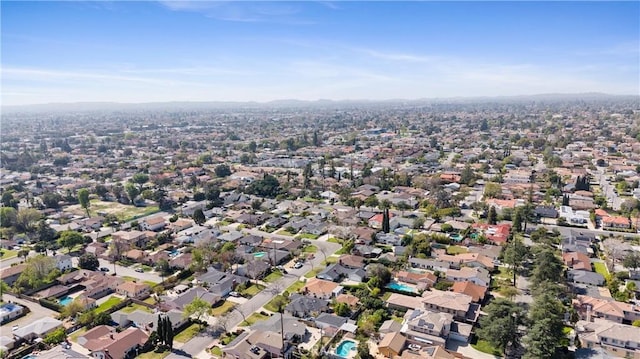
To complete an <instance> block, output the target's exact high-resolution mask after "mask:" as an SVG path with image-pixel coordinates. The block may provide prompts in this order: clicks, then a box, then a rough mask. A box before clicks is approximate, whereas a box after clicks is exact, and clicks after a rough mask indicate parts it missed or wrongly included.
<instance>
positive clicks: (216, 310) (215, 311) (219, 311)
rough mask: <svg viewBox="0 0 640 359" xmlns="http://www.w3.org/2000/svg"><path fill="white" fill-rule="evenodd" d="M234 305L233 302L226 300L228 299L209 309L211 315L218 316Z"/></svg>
mask: <svg viewBox="0 0 640 359" xmlns="http://www.w3.org/2000/svg"><path fill="white" fill-rule="evenodd" d="M234 306H235V304H234V303H232V302H228V301H226V300H225V301H224V302H223V303H222V305H220V306H217V307H215V308H213V309H211V315H212V316H214V317H219V316H221V315H223V314H225V313H226V312H228V311H230V310H231V308H233V307H234Z"/></svg>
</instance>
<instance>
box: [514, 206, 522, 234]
mask: <svg viewBox="0 0 640 359" xmlns="http://www.w3.org/2000/svg"><path fill="white" fill-rule="evenodd" d="M512 224H513V226H512V227H513V231H514V232H515V233H521V232H522V210H521V209H520V208H518V209H516V213H515V215H514V216H513V223H512Z"/></svg>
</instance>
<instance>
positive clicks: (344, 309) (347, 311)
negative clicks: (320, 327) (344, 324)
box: [333, 303, 351, 317]
mask: <svg viewBox="0 0 640 359" xmlns="http://www.w3.org/2000/svg"><path fill="white" fill-rule="evenodd" d="M333 312H334V313H335V314H336V315H338V316H340V317H348V316H349V315H351V308H350V307H349V305H348V304H347V303H336V305H335V306H334V307H333Z"/></svg>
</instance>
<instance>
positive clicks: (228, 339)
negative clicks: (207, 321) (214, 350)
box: [220, 333, 238, 345]
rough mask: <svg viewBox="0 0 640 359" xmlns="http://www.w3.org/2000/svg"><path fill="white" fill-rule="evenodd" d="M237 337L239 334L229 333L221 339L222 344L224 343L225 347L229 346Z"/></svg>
mask: <svg viewBox="0 0 640 359" xmlns="http://www.w3.org/2000/svg"><path fill="white" fill-rule="evenodd" d="M237 337H238V335H237V334H233V333H227V334H225V335H224V336H223V337H221V338H220V343H222V344H223V345H227V344H229V343H231V342H232V341H233V340H234V339H235V338H237Z"/></svg>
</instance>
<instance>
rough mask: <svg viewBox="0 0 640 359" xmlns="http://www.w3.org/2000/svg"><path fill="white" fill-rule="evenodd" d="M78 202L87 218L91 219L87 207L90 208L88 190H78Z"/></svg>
mask: <svg viewBox="0 0 640 359" xmlns="http://www.w3.org/2000/svg"><path fill="white" fill-rule="evenodd" d="M78 202H80V206H81V207H82V208H84V210H85V211H87V217H91V214H90V213H89V207H90V206H91V202H90V201H89V190H88V189H86V188H82V189H79V190H78Z"/></svg>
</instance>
